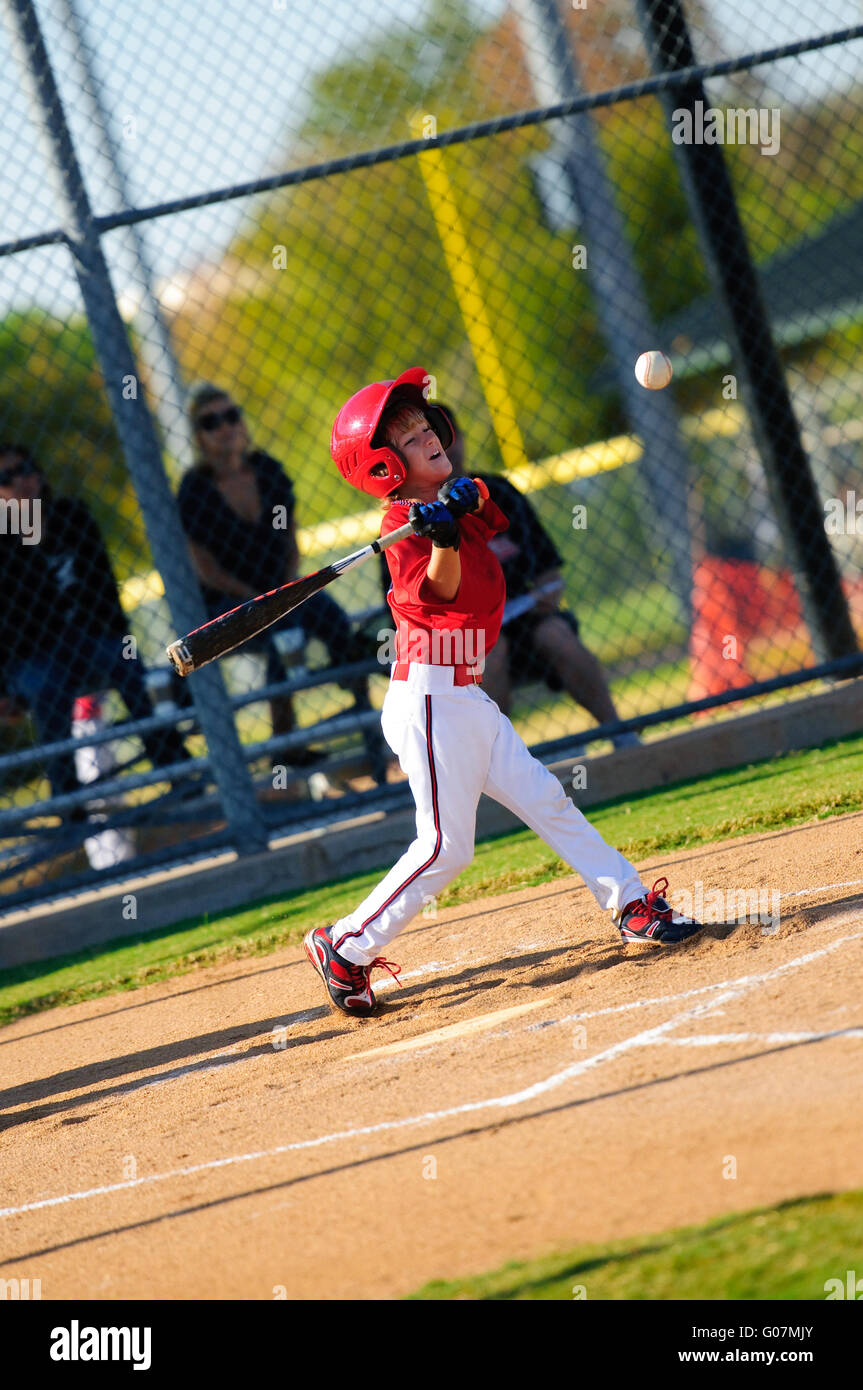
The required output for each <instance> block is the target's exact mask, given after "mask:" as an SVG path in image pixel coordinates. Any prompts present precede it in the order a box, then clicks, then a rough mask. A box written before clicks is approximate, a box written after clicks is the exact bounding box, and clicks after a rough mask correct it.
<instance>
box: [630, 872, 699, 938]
mask: <svg viewBox="0 0 863 1390" xmlns="http://www.w3.org/2000/svg"><path fill="white" fill-rule="evenodd" d="M667 888H668V879H667V878H658V879H657V880H656V882H655V883H654V885H653V887H652V889H651V890H650V892H649V893H646V894H645V896H644V897H643V898H639V899H638V900H637V901H636V902H634V903H629V904H628V905H627V906H626V907H625V908H624V909H623V911H622V912H621V914H620V916H619V918H618V919H617V925H618V926H619V928H620V935H621V936H622V937H623V940H624V941H625V942H626V941H647V942H649V943H653V944H655V945H657V946H678V945H679V944H680V942H681V941H688V940H689V938H690V937H691V936H694V935H695V933H696V932H700V931H701V930H702V927H703V923H701V922H695V921H693V919H692V918H691V917H684V916H683V915H682V914H681V913H680V912H675V911H674V910H673V908H672V907H671V906H670V905H669V904H668V903H667V902H666V901H665V898H664V897H663V896H662V895H663V893H664V892H665V891H666V889H667Z"/></svg>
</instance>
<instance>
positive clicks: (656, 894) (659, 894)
mask: <svg viewBox="0 0 863 1390" xmlns="http://www.w3.org/2000/svg"><path fill="white" fill-rule="evenodd" d="M667 888H668V879H667V878H658V879H657V880H656V882H655V883H654V885H653V887H652V888H651V890H650V892H649V893H648V895H647V897H646V898H645V902H646V904H647V906H648V907H649V908H650V911H651V912H655V913H656V916H657V917H670V916H671V908H670V907H659V908H658V907H656V899H657V898H663V897H665V892H666V889H667Z"/></svg>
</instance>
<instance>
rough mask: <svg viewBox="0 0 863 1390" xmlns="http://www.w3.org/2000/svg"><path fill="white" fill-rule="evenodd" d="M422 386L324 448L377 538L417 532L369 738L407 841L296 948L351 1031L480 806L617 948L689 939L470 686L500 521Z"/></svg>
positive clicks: (401, 562) (454, 864)
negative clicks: (494, 814)
mask: <svg viewBox="0 0 863 1390" xmlns="http://www.w3.org/2000/svg"><path fill="white" fill-rule="evenodd" d="M428 381H429V377H428V374H427V373H426V372H425V371H424V370H423V368H422V367H412V368H411V369H410V370H409V371H406V372H403V373H402V375H401V376H400V377H398V378H397V379H396V380H395V381H384V382H376V383H374V384H373V385H371V386H366V387H365V388H364V389H363V390H362V391H359V392H358V393H357V394H356V395H355V396H352V397H351V399H350V400H349V401H348V402H347V404H346V405H344V406H343V407H342V409H341V410H340V411H339V414H338V416H337V417H336V421H335V424H334V426H333V435H332V442H331V452H332V455H333V458H334V459H335V462H336V464H337V465H338V468H339V471H340V473H341V474H342V476H343V477H344V478H346V479H347V481H348V482H349V483H352V484H353V486H354V487H358V488H360V489H361V490H362V491H363V492H366V493H369V494H371V495H372V496H373V497H379V498H382V499H386V502H387V503H388V505H387V510H386V511H385V513H384V518H383V523H382V525H381V535H382V536H386V535H387V534H388V533H389V532H390V531H393V530H395V529H396V528H397V527H399V526H402V525H403V524H404V523H405V521H410V523H411V525H412V526H413V529H414V534H413V535H412V536H409V537H408V538H407V539H405V540H403V541H399V542H397V543H396V544H395V545H394V546H393V547H392V548H391V549H389V550H388V551H387V552H386V556H387V561H388V563H389V568H390V574H391V576H392V588H391V589H390V592H389V594H388V600H389V604H390V608H391V609H392V613H393V617H394V619H395V631H396V661H395V664H394V665H393V667H392V671H391V679H390V687H389V690H388V691H387V695H386V698H385V700H384V706H383V712H382V715H381V723H382V726H383V731H384V735H385V737H386V740H387V742H388V743H389V745H390V747H391V748H392V750H393V752H394V753H395V754H396V756H397V757H398V759H399V762H400V764H401V767H402V770H403V772H404V773H405V775H406V776H407V778H408V780H409V782H410V787H411V791H412V792H413V795H414V800H415V801H416V825H417V835H416V839H415V840H414V842H413V844H412V845H411V846H410V848H409V849H408V850H406V852H405V853H404V854H403V855H402V857H401V859H400V860H399V861H398V863H397V864H396V865H395V867H394V868H392V869H391V870H390V872H389V873H388V874H387V875H386V877H385V878H384V879H382V881H381V882H380V883H379V884H378V885H377V887H376V888H375V889H373V890H372V892H371V893H370V894H369V896H368V897H367V898H366V900H365V902H363V903H361V904H360V906H359V907H358V908H356V910H355V911H354V912H352V913H351V914H350V915H349V916H348V917H343V918H342V919H341V921H339V922H336V923H335V924H334V925H333V926H331V927H319V928H318V929H317V930H315V931H311V932H309V933H308V934H307V936H306V938H305V947H306V951H307V953H308V956H309V959H310V961H311V962H312V965H313V966H314V967H315V969H316V970H317V972H318V974H319V975H320V977H321V979H322V980H323V982H324V984H325V985H326V988H327V993H328V994H329V997H330V1000H331V1001H332V1003H333V1004H334V1005H335V1006H336V1008H338V1009H341V1010H342V1012H343V1013H346V1014H353V1015H366V1014H371V1013H373V1012H374V1010H375V1007H376V1005H375V996H374V994H373V993H372V989H371V984H370V976H371V972H372V970H373V969H375V968H380V967H382V968H384V969H387V970H389V971H390V973H391V974H392V975H397V974H398V969H399V967H398V966H394V965H392V964H391V963H390V962H388V961H386V960H385V959H384V957H383V955H382V950H383V948H384V947H385V946H387V945H389V943H390V942H391V941H392V939H393V937H394V936H396V935H397V934H398V933H399V932H400V931H402V930H403V929H404V928H405V927H406V926H407V925H408V923H409V922H410V921H411V919H412V918H413V917H414V916H415V915H416V914H417V912H419V911H420V910H421V908H422V907H423V905H424V904H425V903H428V902H429V901H431V900H432V899H433V898H435V897H436V896H437V895H438V894H439V893H440V892H441V891H442V890H443V889H444V888H445V887H446V885H447V884H448V883H449V882H450V881H451V880H452V879H454V878H455V877H456V875H457V874H459V873H461V871H462V869H464V868H466V867H467V865H468V864H470V862H471V860H472V859H473V853H474V832H475V827H476V808H477V803H478V801H479V798H480V794H481V793H482V792H485V793H486V795H488V796H491V797H493V798H494V799H495V800H496V801H499V802H501V804H502V805H504V806H506V807H508V808H509V810H511V811H513V812H515V814H516V815H517V816H520V818H521V819H522V820H523V821H524V822H525V824H526V825H529V826H530V827H531V829H532V830H535V831H536V833H537V834H538V835H540V836H542V838H543V840H545V842H546V844H548V845H550V846H551V848H552V849H553V850H554V851H555V853H556V854H559V855H560V857H561V859H563V860H565V862H566V863H567V864H569V865H571V867H572V868H573V869H575V870H576V871H577V872H578V873H579V874H580V875H581V877H582V878H583V879H584V881H585V883H586V884H587V886H588V888H589V889H590V891H591V893H593V896H594V897H595V898H596V900H597V902H598V903H599V904H600V906H601V907H603V908H606V909H607V910H608V911H610V912H611V914H612V918H613V920H614V921H615V923H616V924H617V926H618V927H619V929H620V933H621V936H622V937H623V940H624V941H650V942H654V943H657V944H660V945H670V944H677V943H678V942H681V941H685V940H686V938H687V937H690V936H692V935H693V934H694V933H695V932H697V931H699V930H700V929H701V924H700V923H698V922H694V921H692V920H691V919H690V918H687V917H682V916H681V915H680V914H679V913H676V912H673V911H672V909H671V907H670V906H669V905H668V903H667V902H666V900H665V898H664V897H662V893H663V892H664V891H665V890H666V889H667V887H668V880H667V879H660V880H659V881H658V882H657V883H656V884H654V887H653V889H652V891H650V892H648V890H647V889H646V887H645V886H644V884H643V883H642V882H641V879H640V878H639V876H638V874H637V873H636V871H635V869H634V868H633V866H632V865H631V864H630V863H628V861H627V860H626V859H624V857H623V855H622V854H620V853H619V852H618V851H617V850H615V849H612V848H611V846H610V845H607V844H606V843H605V841H604V840H603V839H602V837H601V835H600V834H599V833H598V831H596V830H595V829H594V828H593V826H592V825H590V824H589V822H588V821H587V820H586V819H585V817H584V816H583V815H582V813H581V812H580V811H579V810H578V809H577V808H576V807H575V806H574V805H573V803H572V801H570V799H569V797H568V796H567V795H566V793H565V792H564V790H563V788H562V786H561V784H560V782H559V781H558V780H557V778H556V777H555V776H554V774H553V773H551V772H549V771H548V769H547V768H546V767H544V766H543V764H542V763H541V762H539V761H538V759H536V758H534V757H533V756H532V755H531V753H530V752H529V751H528V749H527V747H526V745H525V744H524V742H523V741H522V739H521V738H519V736H518V734H517V733H516V732H515V729H514V728H513V727H512V724H511V723H510V722H509V720H508V719H507V718H506V716H505V715H503V714H501V712H500V710H499V709H498V707H497V705H496V704H495V703H494V702H493V701H492V700H490V699H489V698H488V696H487V695H486V694H485V693H484V692H483V690H482V688H481V686H480V679H481V675H482V664H483V659H484V654H485V652H488V651H490V650H491V648H492V646H493V645H494V643H495V641H496V640H497V636H498V633H499V631H500V620H501V614H502V612H503V605H504V598H505V592H504V580H503V572H502V570H501V567H500V565H499V563H498V561H497V559H496V558H495V556H494V555H493V553H492V551H491V550H490V549H489V546H488V541H489V539H490V538H491V537H492V536H494V535H496V534H497V533H498V532H500V531H505V530H506V528H507V520H506V517H505V516H504V515H503V513H502V512H501V511H500V510H499V508H498V507H496V506H495V504H494V502H492V501H491V499H490V498H489V497H488V493H487V489H486V488H485V486H484V485H478V484H477V483H476V482H475V481H474V480H472V479H470V478H452V479H450V474H451V472H452V466H451V464H450V461H449V459H448V458H447V455H446V449H447V447H448V446H449V444H450V442H451V440H452V428H451V426H450V423H449V420H448V419H447V416H446V415H445V414H444V412H443V411H442V410H441V409H440V408H439V407H437V406H433V405H430V404H429V403H428V402H427V401H426V399H425V396H424V388H426V389H427V384H428ZM448 480H449V481H448Z"/></svg>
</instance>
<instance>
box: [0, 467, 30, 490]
mask: <svg viewBox="0 0 863 1390" xmlns="http://www.w3.org/2000/svg"><path fill="white" fill-rule="evenodd" d="M38 472H39V470H38V468H37V467H36V465H35V464H34V463H16V464H15V466H14V468H4V469H3V470H2V471H0V487H8V486H9V484H10V483H14V481H15V479H16V478H26V477H28V476H29V474H31V473H38Z"/></svg>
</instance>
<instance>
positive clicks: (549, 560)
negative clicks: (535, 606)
mask: <svg viewBox="0 0 863 1390" xmlns="http://www.w3.org/2000/svg"><path fill="white" fill-rule="evenodd" d="M473 476H475V477H477V478H482V481H483V482H484V483H485V485H486V487H487V488H488V490H489V495H490V497H491V500H492V501H493V502H496V503H497V505H498V506H499V507H500V509H501V511H502V512H503V514H504V516H505V517H506V518H507V519H508V521H509V530H508V531H504V532H502V533H501V535H499V536H493V537H492V539H491V540H490V541H489V549H490V550H493V551H494V553H495V554H496V555H497V558H498V560H499V561H500V564H501V568H502V569H503V577H504V580H505V582H506V596H507V598H518V597H519V596H520V595H521V594H526V593H527V592H528V590H529V589H532V588H533V585H534V583H535V582H536V580H537V578H538V576H539V575H541V574H544V573H545V571H546V570H557V569H560V568H561V566H562V564H563V560H562V559H561V557H560V555H559V554H558V551H557V550H556V548H555V546H554V544H553V542H552V540H551V537H550V536H549V535H548V532H547V531H545V530H544V529H543V527H542V525H541V524H540V521H539V518H538V516H537V514H536V512H535V511H534V509H533V507H532V506H531V505H530V503H529V502H528V500H527V498H526V497H525V496H524V494H523V493H521V492H519V490H518V488H516V487H513V485H512V483H508V482H507V480H506V478H501V477H500V475H499V474H497V473H477V474H474V475H473ZM513 547H514V548H513Z"/></svg>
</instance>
